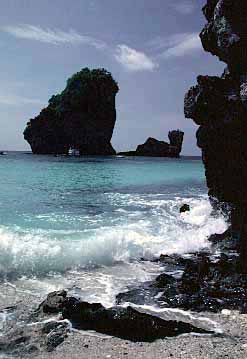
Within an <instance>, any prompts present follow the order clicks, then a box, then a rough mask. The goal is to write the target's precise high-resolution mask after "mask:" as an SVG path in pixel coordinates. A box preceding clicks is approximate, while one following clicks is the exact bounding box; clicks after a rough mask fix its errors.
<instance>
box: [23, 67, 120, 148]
mask: <svg viewBox="0 0 247 359" xmlns="http://www.w3.org/2000/svg"><path fill="white" fill-rule="evenodd" d="M117 92H118V85H117V83H116V82H115V81H114V79H113V78H112V76H111V74H110V73H109V72H107V71H106V70H104V69H96V70H89V69H88V68H85V69H82V70H81V71H80V72H78V73H76V74H74V75H73V76H72V77H71V78H70V79H69V80H68V81H67V86H66V88H65V89H64V90H63V91H62V92H61V93H60V94H58V95H54V96H52V97H51V98H50V100H49V105H48V106H47V107H46V108H45V109H43V110H42V111H41V112H40V114H39V115H38V116H37V117H35V118H34V119H31V120H30V121H29V122H28V123H27V127H26V129H25V131H24V138H25V140H26V141H27V142H28V143H29V144H30V146H31V148H32V151H33V153H35V154H68V152H69V149H70V148H73V149H75V150H77V151H79V153H80V154H81V155H113V154H115V150H114V149H113V147H112V145H111V138H112V134H113V130H114V126H115V122H116V108H115V97H116V94H117Z"/></svg>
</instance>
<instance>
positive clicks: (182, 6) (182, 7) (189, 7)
mask: <svg viewBox="0 0 247 359" xmlns="http://www.w3.org/2000/svg"><path fill="white" fill-rule="evenodd" d="M171 7H172V8H173V9H174V10H176V11H177V12H179V13H180V14H182V15H189V14H192V13H193V11H194V10H195V3H194V2H193V1H192V0H182V1H180V2H175V1H174V3H172V4H171Z"/></svg>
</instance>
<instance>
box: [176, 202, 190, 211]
mask: <svg viewBox="0 0 247 359" xmlns="http://www.w3.org/2000/svg"><path fill="white" fill-rule="evenodd" d="M189 211H190V206H189V205H188V204H183V205H182V207H181V208H180V210H179V212H180V213H185V212H189Z"/></svg>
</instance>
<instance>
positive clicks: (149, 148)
mask: <svg viewBox="0 0 247 359" xmlns="http://www.w3.org/2000/svg"><path fill="white" fill-rule="evenodd" d="M168 137H169V140H170V143H168V142H165V141H158V140H156V139H155V138H152V137H149V138H148V139H147V141H146V142H145V143H143V144H141V145H138V146H137V149H136V151H128V152H120V153H119V155H125V156H147V157H179V155H180V153H181V151H182V145H183V138H184V132H182V131H179V130H176V131H170V132H169V134H168Z"/></svg>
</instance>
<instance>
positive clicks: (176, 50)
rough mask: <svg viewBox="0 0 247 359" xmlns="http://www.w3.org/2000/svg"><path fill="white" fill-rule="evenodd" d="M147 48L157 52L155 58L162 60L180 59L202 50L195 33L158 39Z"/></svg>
mask: <svg viewBox="0 0 247 359" xmlns="http://www.w3.org/2000/svg"><path fill="white" fill-rule="evenodd" d="M149 46H150V47H151V48H152V49H153V50H154V51H158V52H159V55H158V56H157V57H158V58H162V59H169V58H173V57H182V56H185V55H190V54H192V53H195V52H198V51H200V50H201V49H202V45H201V41H200V38H199V36H198V34H197V33H179V34H174V35H171V36H169V37H165V38H160V37H159V38H157V39H154V40H153V41H151V42H150V43H149Z"/></svg>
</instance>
